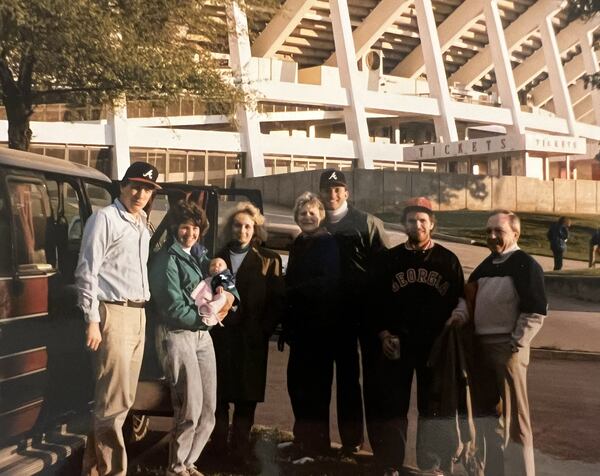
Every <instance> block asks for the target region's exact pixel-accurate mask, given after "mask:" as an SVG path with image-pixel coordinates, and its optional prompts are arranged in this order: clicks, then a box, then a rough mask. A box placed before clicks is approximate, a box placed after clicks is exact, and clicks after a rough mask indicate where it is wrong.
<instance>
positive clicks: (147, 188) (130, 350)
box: [75, 162, 160, 476]
mask: <svg viewBox="0 0 600 476" xmlns="http://www.w3.org/2000/svg"><path fill="white" fill-rule="evenodd" d="M157 178H158V170H156V168H155V167H153V166H152V165H150V164H148V163H146V162H135V163H133V164H131V166H130V167H129V168H128V169H127V171H126V172H125V175H124V176H123V179H122V180H121V184H120V194H119V198H117V199H115V201H114V202H113V203H112V204H111V205H109V206H107V207H104V208H102V209H100V210H98V211H96V212H94V213H93V214H92V215H91V216H90V218H89V219H88V220H87V223H86V225H85V229H84V232H83V238H82V240H81V251H80V254H79V262H78V264H77V269H76V271H75V278H76V285H77V290H78V294H79V305H80V307H81V309H82V310H83V314H84V317H85V321H86V323H87V330H86V345H87V347H88V348H89V349H90V350H91V351H92V352H94V355H93V359H94V369H95V372H96V375H95V377H96V388H95V392H94V410H93V429H92V432H91V434H90V435H89V437H88V441H87V445H86V449H85V454H84V461H83V474H100V475H104V474H113V475H117V474H118V475H123V476H124V475H125V474H126V473H127V454H126V452H125V446H124V443H123V434H122V426H123V422H124V421H125V417H126V416H127V413H128V412H129V409H130V408H131V406H132V405H133V401H134V398H135V392H136V388H137V381H138V378H139V374H140V368H141V364H142V356H143V353H144V337H145V326H146V315H145V313H144V305H145V303H146V301H148V300H149V299H150V291H149V287H148V271H147V269H146V263H147V261H148V247H149V243H150V232H149V231H148V226H147V221H146V213H145V212H144V207H145V206H146V205H147V203H148V201H149V200H150V198H151V197H152V194H153V193H154V191H155V190H156V189H159V188H160V186H159V185H158V184H157V183H156V180H157Z"/></svg>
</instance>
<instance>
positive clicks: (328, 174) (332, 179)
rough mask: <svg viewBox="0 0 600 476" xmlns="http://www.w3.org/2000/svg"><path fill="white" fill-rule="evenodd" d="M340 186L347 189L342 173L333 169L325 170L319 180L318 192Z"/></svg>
mask: <svg viewBox="0 0 600 476" xmlns="http://www.w3.org/2000/svg"><path fill="white" fill-rule="evenodd" d="M340 186H341V187H346V188H348V184H347V182H346V176H345V175H344V173H343V172H340V171H339V170H335V169H327V170H325V171H324V172H323V173H322V174H321V180H319V190H323V189H327V188H329V187H340Z"/></svg>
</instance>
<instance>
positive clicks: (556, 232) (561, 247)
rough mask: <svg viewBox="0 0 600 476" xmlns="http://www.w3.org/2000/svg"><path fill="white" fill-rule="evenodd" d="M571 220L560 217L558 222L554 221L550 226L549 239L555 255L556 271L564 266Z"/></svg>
mask: <svg viewBox="0 0 600 476" xmlns="http://www.w3.org/2000/svg"><path fill="white" fill-rule="evenodd" d="M570 226H571V220H570V219H569V218H567V217H560V218H559V219H558V221H557V222H556V223H552V224H551V225H550V228H548V233H547V237H548V241H549V242H550V249H551V250H552V255H553V256H554V271H559V270H561V269H562V266H563V256H564V255H565V252H566V251H567V240H568V239H569V227H570Z"/></svg>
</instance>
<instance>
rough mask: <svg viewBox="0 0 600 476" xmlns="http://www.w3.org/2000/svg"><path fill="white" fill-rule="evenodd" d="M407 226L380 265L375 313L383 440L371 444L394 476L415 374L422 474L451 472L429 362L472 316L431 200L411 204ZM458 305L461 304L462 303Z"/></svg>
mask: <svg viewBox="0 0 600 476" xmlns="http://www.w3.org/2000/svg"><path fill="white" fill-rule="evenodd" d="M402 222H403V224H404V227H405V229H406V234H407V235H408V240H407V241H406V242H405V243H402V244H400V245H398V246H396V247H394V248H392V249H390V250H387V251H386V252H384V253H383V254H382V255H381V257H380V259H379V260H378V261H377V263H376V264H375V265H374V269H375V273H376V274H375V278H374V279H373V282H376V283H378V286H377V288H378V290H374V292H375V293H376V297H377V299H376V301H377V302H378V303H379V306H380V309H379V312H377V313H375V319H374V321H375V323H376V329H375V330H376V331H377V332H378V335H379V338H380V340H381V349H382V351H383V355H384V356H385V358H383V359H382V364H381V369H380V370H381V372H380V375H381V376H382V379H381V381H380V385H381V390H380V391H379V392H378V395H379V398H380V399H381V401H380V409H381V412H382V413H381V414H380V415H379V417H380V419H381V421H382V422H383V423H382V425H383V427H382V429H381V432H380V439H379V441H376V442H375V443H374V444H373V442H372V447H373V450H374V453H375V457H376V459H377V460H378V462H379V463H380V464H381V465H382V466H383V467H385V468H388V470H389V473H390V474H395V473H396V472H400V473H401V472H402V469H401V468H402V466H403V463H404V450H405V442H406V431H407V423H408V420H407V413H408V408H409V402H410V394H411V385H412V380H413V374H414V372H416V374H417V402H418V403H417V406H418V410H419V421H418V438H417V464H418V466H419V467H420V468H421V469H422V470H431V471H434V472H435V471H442V470H449V469H450V464H451V457H452V456H453V455H454V450H455V448H451V447H449V446H450V445H446V444H444V443H443V442H442V440H443V438H440V436H441V430H440V428H436V421H435V420H434V419H433V414H432V413H431V410H430V405H429V402H430V395H431V384H432V369H431V368H429V367H428V366H427V361H428V358H429V354H430V351H431V348H432V346H433V343H434V342H435V340H436V339H437V337H438V336H439V335H440V334H441V333H442V331H443V329H444V326H445V325H449V324H451V323H453V322H458V321H460V322H463V321H465V320H466V319H467V317H468V314H467V308H466V302H465V300H464V299H463V295H464V277H463V271H462V268H461V265H460V263H459V261H458V258H457V257H456V255H454V253H452V252H451V251H450V250H448V249H446V248H444V247H443V246H441V245H439V244H438V243H435V242H434V241H433V240H432V238H431V233H432V231H433V229H434V227H435V216H434V213H433V207H432V204H431V201H430V200H429V199H428V198H426V197H415V198H412V199H410V200H408V201H407V202H406V207H405V208H404V211H403V213H402ZM459 304H460V305H459Z"/></svg>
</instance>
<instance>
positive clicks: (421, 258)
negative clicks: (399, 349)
mask: <svg viewBox="0 0 600 476" xmlns="http://www.w3.org/2000/svg"><path fill="white" fill-rule="evenodd" d="M375 269H376V270H375V273H376V275H375V276H374V277H373V278H372V279H371V282H372V285H376V288H375V287H373V291H374V294H375V295H377V288H378V289H379V290H380V291H379V296H378V299H377V301H378V306H380V307H379V309H380V311H379V312H377V316H376V319H375V322H376V329H375V330H376V331H377V332H379V331H382V330H388V331H390V332H391V333H392V334H396V335H399V336H401V337H402V338H403V339H406V338H409V340H411V339H413V338H417V340H418V341H423V340H425V341H429V343H432V342H433V340H434V339H435V338H436V336H438V335H439V334H440V332H441V331H442V329H443V327H444V323H445V322H446V320H447V319H448V318H449V317H450V314H451V313H452V310H453V309H454V308H455V307H456V305H457V304H458V298H459V297H462V296H463V295H464V276H463V271H462V267H461V265H460V263H459V261H458V258H457V257H456V255H454V253H452V252H451V251H449V250H447V249H446V248H444V247H443V246H441V245H438V244H434V246H433V247H432V248H430V249H428V250H424V251H413V250H409V249H407V248H406V246H405V245H404V244H401V245H398V246H396V247H395V248H392V249H390V250H388V251H387V252H384V253H383V254H382V255H381V256H380V258H379V260H378V264H377V265H376V266H375Z"/></svg>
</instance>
